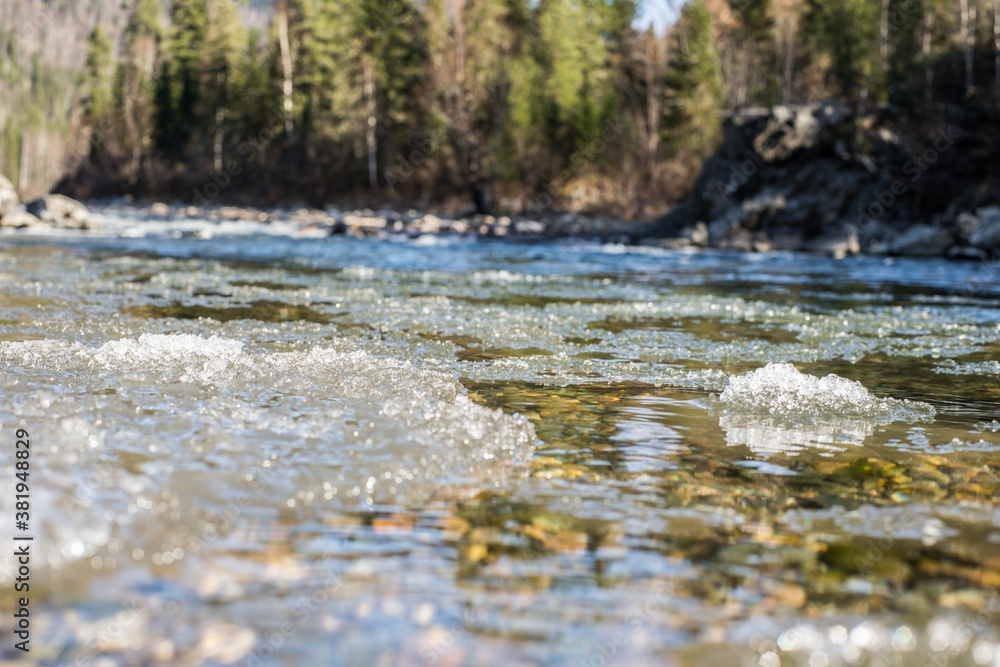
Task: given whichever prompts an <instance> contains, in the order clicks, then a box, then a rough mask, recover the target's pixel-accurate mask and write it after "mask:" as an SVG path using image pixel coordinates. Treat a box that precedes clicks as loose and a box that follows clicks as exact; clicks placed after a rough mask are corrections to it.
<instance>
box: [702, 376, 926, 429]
mask: <svg viewBox="0 0 1000 667" xmlns="http://www.w3.org/2000/svg"><path fill="white" fill-rule="evenodd" d="M719 399H720V400H721V401H722V402H723V403H725V404H727V405H729V406H732V407H735V408H742V409H746V410H752V411H759V412H766V413H768V414H772V415H787V416H807V417H808V416H822V415H836V416H846V417H861V418H866V419H873V420H880V421H885V422H890V421H895V420H905V421H914V420H917V419H927V418H932V417H933V416H934V408H933V407H932V406H930V405H928V404H926V403H919V402H914V401H910V400H898V399H894V398H877V397H875V396H872V395H871V393H869V391H868V390H867V389H865V387H864V386H863V385H862V384H861V383H860V382H856V381H853V380H848V379H846V378H842V377H840V376H838V375H832V374H831V375H827V376H826V377H822V378H818V377H816V376H815V375H808V374H806V373H800V372H799V371H798V370H796V368H795V367H794V366H793V365H791V364H790V363H787V362H779V363H770V364H768V365H766V366H764V367H762V368H758V369H757V370H755V371H751V372H750V373H747V374H745V375H734V376H732V377H730V378H729V384H728V385H727V386H726V389H725V390H724V391H723V392H722V395H721V396H720V397H719Z"/></svg>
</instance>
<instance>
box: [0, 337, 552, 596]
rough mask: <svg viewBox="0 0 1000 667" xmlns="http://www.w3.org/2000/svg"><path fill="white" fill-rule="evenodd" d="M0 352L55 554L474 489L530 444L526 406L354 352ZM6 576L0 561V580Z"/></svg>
mask: <svg viewBox="0 0 1000 667" xmlns="http://www.w3.org/2000/svg"><path fill="white" fill-rule="evenodd" d="M0 361H2V362H3V363H4V366H5V367H6V369H7V372H6V373H5V374H4V375H3V376H2V377H0V395H3V396H4V397H5V399H6V404H5V406H4V407H3V408H2V409H0V416H2V415H3V414H6V413H4V410H10V413H11V414H13V415H17V416H18V417H19V418H21V419H23V420H24V421H25V423H27V424H30V425H31V436H32V440H33V441H37V442H39V443H45V444H44V447H42V446H39V448H38V449H37V450H33V452H34V453H33V459H32V461H33V465H37V466H38V468H39V469H42V470H45V471H46V484H45V487H44V489H40V490H39V491H38V492H37V493H36V495H35V496H33V498H32V501H33V507H37V508H38V512H39V515H40V516H46V517H53V518H54V517H59V520H58V522H55V523H51V524H47V525H44V526H42V527H40V528H39V531H40V534H41V536H42V537H44V539H45V540H46V543H47V544H49V545H50V547H51V548H50V550H49V551H50V553H51V558H50V559H49V564H50V565H51V566H53V567H60V566H61V565H63V564H65V563H66V562H68V561H72V560H79V559H81V558H91V557H93V556H94V555H95V554H98V553H100V550H101V549H102V548H103V546H102V545H104V544H105V543H106V542H107V541H108V539H109V538H108V537H107V536H108V535H116V536H117V539H121V540H122V541H123V542H124V543H125V544H128V545H129V548H130V549H140V550H142V551H144V552H146V553H150V554H152V553H158V552H159V550H160V549H162V548H163V547H162V542H163V539H164V538H163V535H171V536H174V537H171V538H170V548H171V549H178V550H180V551H178V553H181V552H184V553H187V552H191V550H192V548H207V546H208V545H210V544H212V543H214V542H216V541H218V540H220V539H221V537H219V535H220V532H228V531H231V530H233V529H234V528H235V527H238V524H240V522H241V521H242V519H241V517H247V516H251V515H252V516H253V517H254V518H255V519H261V518H266V517H269V518H270V519H272V520H273V519H276V518H277V516H278V514H279V513H287V512H310V513H315V514H318V515H320V516H322V515H323V514H324V513H325V512H327V511H329V510H328V509H327V508H331V507H332V508H336V509H337V511H343V510H344V509H345V508H346V509H351V510H353V509H359V508H363V509H378V508H382V509H383V510H385V509H386V508H392V507H396V508H399V507H419V506H422V505H423V504H425V503H427V502H429V501H432V500H433V499H435V498H436V497H440V496H441V495H442V494H443V493H477V492H480V491H482V490H483V489H484V488H494V487H497V486H500V485H502V484H503V482H504V478H505V476H506V475H507V474H509V471H510V470H511V469H512V466H511V464H512V463H514V464H516V463H521V462H524V461H525V460H526V459H527V458H528V456H530V454H531V452H532V449H533V447H534V443H535V434H534V429H533V428H532V426H531V423H530V422H529V421H528V420H527V419H525V418H523V417H521V416H519V415H510V414H507V413H504V412H503V411H501V410H494V409H489V408H486V407H483V406H481V405H478V404H475V403H473V402H472V401H471V400H470V399H469V398H468V397H467V396H466V395H465V389H464V388H463V387H462V385H461V384H460V383H459V382H458V381H457V380H455V379H454V378H453V377H451V376H449V375H445V374H443V373H439V372H436V371H431V370H424V369H421V368H416V367H414V366H412V365H411V364H410V363H409V362H405V361H400V360H397V359H394V358H391V357H377V356H375V355H372V354H369V353H367V352H360V351H359V352H353V353H342V352H338V351H334V350H331V349H328V348H325V347H314V348H312V349H309V350H307V351H300V352H288V353H274V352H256V351H248V350H247V349H246V348H245V347H244V345H243V343H241V342H240V341H237V340H232V339H228V338H223V337H218V336H212V337H208V338H206V337H202V336H196V335H181V334H171V335H151V334H144V335H142V336H139V337H138V338H137V339H132V338H126V339H121V340H114V341H110V342H107V343H104V344H103V345H100V346H87V345H83V344H79V343H73V344H68V343H62V342H58V341H29V342H3V343H0ZM56 376H58V378H59V379H58V385H57V386H53V378H54V377H56ZM81 479H82V480H85V482H84V483H83V484H82V485H81V482H80V480H81ZM0 490H3V488H0ZM2 497H3V498H12V497H13V493H8V494H4V495H3V496H2ZM68 498H72V499H73V502H71V503H67V502H66V501H67V499H68ZM2 502H3V501H2V500H0V504H2ZM108 508H115V509H114V511H106V510H107V509H108ZM220 516H221V517H223V518H222V519H220V518H219V517H220ZM220 521H221V522H222V523H224V524H225V525H226V526H228V527H227V528H224V529H223V528H219V526H220V525H222V524H221V523H220ZM209 528H210V529H211V530H210V531H209V532H206V530H208V529H209ZM233 534H234V535H235V533H233ZM234 539H235V538H234ZM10 573H11V571H10V569H9V568H4V567H0V582H9V576H10Z"/></svg>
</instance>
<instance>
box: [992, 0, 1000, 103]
mask: <svg viewBox="0 0 1000 667" xmlns="http://www.w3.org/2000/svg"><path fill="white" fill-rule="evenodd" d="M993 87H994V88H995V89H996V91H997V93H998V94H1000V0H993Z"/></svg>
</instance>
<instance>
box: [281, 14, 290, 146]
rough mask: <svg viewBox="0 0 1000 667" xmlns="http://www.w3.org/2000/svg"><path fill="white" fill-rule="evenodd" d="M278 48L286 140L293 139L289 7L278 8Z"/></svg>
mask: <svg viewBox="0 0 1000 667" xmlns="http://www.w3.org/2000/svg"><path fill="white" fill-rule="evenodd" d="M278 47H279V48H280V49H281V73H282V82H281V92H282V95H283V96H284V109H285V138H286V139H289V140H290V139H291V138H292V53H291V48H290V47H289V44H288V5H287V3H285V2H282V3H281V6H280V7H279V8H278Z"/></svg>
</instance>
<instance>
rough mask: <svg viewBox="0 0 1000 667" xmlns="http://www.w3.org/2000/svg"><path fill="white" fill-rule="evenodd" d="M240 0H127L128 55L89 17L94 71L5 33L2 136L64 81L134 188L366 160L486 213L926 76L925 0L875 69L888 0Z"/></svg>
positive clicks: (384, 178) (51, 112)
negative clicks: (46, 56)
mask: <svg viewBox="0 0 1000 667" xmlns="http://www.w3.org/2000/svg"><path fill="white" fill-rule="evenodd" d="M244 1H245V0H170V1H169V2H165V1H164V0H130V2H129V3H128V4H129V5H130V6H131V12H130V13H129V16H128V19H127V21H126V22H125V24H124V28H123V30H122V31H121V33H120V34H117V33H116V34H115V35H114V38H115V39H116V40H118V44H119V46H120V48H119V49H118V58H117V62H112V52H113V51H114V49H112V42H111V40H110V39H109V37H108V35H106V34H105V33H104V32H103V30H101V29H98V30H95V31H94V33H93V34H92V35H91V37H90V40H89V42H88V56H87V59H86V63H85V64H84V66H83V67H82V68H79V69H81V70H82V71H83V76H79V75H78V74H77V73H76V72H71V71H70V70H59V69H54V68H51V67H48V66H47V65H46V64H45V62H44V61H43V60H42V59H41V57H40V55H39V54H38V53H24V54H19V53H18V52H17V49H18V48H19V46H20V45H18V44H16V43H15V42H16V40H13V39H11V38H10V36H9V35H7V36H6V37H5V40H0V48H7V49H8V50H10V55H11V58H3V59H0V85H3V86H4V90H5V92H7V91H9V92H10V94H9V95H6V96H5V99H0V119H3V120H5V121H6V124H5V126H4V128H5V129H4V132H5V136H4V139H5V143H9V142H10V141H13V137H14V136H15V135H17V136H18V137H20V136H21V135H22V134H24V136H28V133H30V132H31V131H32V128H36V127H41V126H44V127H46V128H47V129H50V128H52V127H61V128H63V129H64V131H65V132H67V133H68V132H69V127H70V123H71V122H73V121H72V120H67V119H74V118H79V117H81V116H80V115H74V114H73V113H71V109H70V108H67V106H66V102H65V100H67V99H69V98H68V94H67V91H71V94H72V95H73V96H75V99H76V103H77V104H78V105H79V107H77V108H82V111H83V114H82V120H83V122H84V124H85V125H89V126H91V127H98V126H100V127H104V128H105V130H106V131H103V132H99V133H93V134H92V135H91V136H97V137H99V140H98V141H95V142H94V143H93V145H92V146H91V149H92V150H91V158H92V164H93V165H96V166H97V167H98V170H99V171H102V172H103V173H104V174H105V175H106V176H107V177H108V180H109V181H113V182H116V183H119V184H121V188H120V189H122V190H128V191H134V192H136V193H137V194H141V193H142V192H143V191H144V188H145V189H146V191H149V190H152V189H154V188H156V187H163V188H165V189H167V190H169V191H170V192H171V193H177V192H181V193H188V192H190V186H191V185H192V184H203V183H204V182H205V181H206V180H207V179H208V178H210V176H211V175H212V172H213V171H216V170H218V169H219V168H220V166H222V165H228V164H229V163H230V161H232V160H236V161H237V162H239V163H240V165H241V167H242V170H243V173H244V174H245V175H244V176H242V177H234V178H233V185H231V186H229V187H230V188H231V189H230V190H228V191H227V195H235V194H238V193H240V194H242V193H245V192H251V193H253V194H258V193H259V192H260V189H259V188H258V187H257V186H256V184H257V183H259V182H262V181H266V182H269V183H271V184H272V185H273V186H274V190H273V191H272V192H273V193H275V194H276V196H282V195H284V196H289V195H294V196H302V197H306V198H309V199H314V200H323V199H324V198H327V197H333V196H336V195H338V194H342V193H344V192H354V191H357V190H359V189H361V188H367V187H368V186H369V159H371V160H373V161H374V162H375V163H376V171H377V174H378V178H377V180H376V182H375V185H376V187H381V186H382V185H387V184H389V185H393V188H394V189H393V192H398V191H400V190H399V189H396V186H397V185H399V183H400V182H401V181H403V180H405V181H407V184H406V186H404V187H402V188H401V190H402V191H403V192H405V193H407V194H417V193H427V192H428V191H431V192H435V193H438V194H442V193H454V192H458V191H465V192H468V191H469V189H470V187H471V189H472V191H473V192H475V193H477V195H476V196H477V201H476V204H477V206H478V207H480V208H483V206H484V205H483V202H482V201H480V199H482V197H481V195H482V193H483V191H484V190H485V189H488V188H490V187H493V186H494V185H497V184H499V186H500V187H502V186H504V185H511V184H514V185H515V187H519V186H523V187H524V188H525V189H526V190H528V191H531V190H532V189H534V190H536V191H537V190H539V189H541V188H549V189H551V191H552V192H555V193H556V194H557V195H558V193H559V192H560V191H561V189H562V190H563V191H565V190H569V188H563V187H562V186H565V185H567V182H568V181H571V180H573V179H581V180H583V179H589V178H591V177H601V178H612V179H619V181H620V182H621V183H625V182H626V181H629V182H630V183H640V184H641V185H640V186H639V187H640V188H644V187H647V184H654V183H655V182H656V180H657V179H660V180H663V177H662V175H663V174H664V173H668V172H671V170H673V172H671V173H675V172H676V171H677V169H676V168H675V167H676V165H677V164H681V165H683V166H682V169H683V168H687V169H692V170H693V169H697V165H698V162H699V160H700V159H701V158H703V157H704V156H706V155H708V154H709V153H711V152H712V151H713V150H715V148H716V146H717V145H718V140H719V135H720V126H721V120H722V118H723V117H724V116H725V114H726V113H727V111H729V109H728V108H727V105H729V106H737V105H762V104H771V103H774V102H776V101H779V100H781V99H783V100H785V101H790V102H791V101H807V100H809V99H823V98H827V97H829V96H830V95H831V94H839V95H840V96H841V97H843V98H845V99H847V100H857V99H858V97H859V95H860V94H861V92H862V91H864V90H867V91H868V94H869V98H870V99H872V100H878V99H887V98H888V97H889V95H890V94H891V95H893V96H894V97H893V100H894V101H896V102H899V101H900V100H904V103H906V101H907V100H910V101H912V100H914V99H919V98H921V97H922V91H923V89H922V84H923V80H924V61H923V51H922V45H923V41H922V38H923V7H924V4H925V3H924V1H923V0H888V3H889V5H888V7H889V25H888V33H887V41H886V42H885V47H886V51H885V52H884V55H885V57H886V59H885V61H884V62H883V60H882V58H881V56H882V52H880V46H881V45H882V44H881V41H880V40H881V34H880V30H879V27H880V21H879V19H880V8H881V6H882V4H881V0H791V1H790V2H785V1H783V2H774V1H773V0H727V2H726V3H719V2H711V3H710V2H709V0H688V1H687V2H685V3H684V4H683V7H682V10H681V13H680V17H679V20H678V22H677V24H676V25H675V26H672V27H670V30H669V32H668V35H667V36H666V37H662V36H658V35H654V34H652V33H651V32H650V33H642V32H639V31H638V30H637V28H636V25H635V24H634V19H635V14H636V5H637V1H638V0H278V1H276V2H271V3H265V4H267V5H268V7H269V8H270V11H271V21H272V23H271V26H270V27H269V28H265V29H263V30H260V31H259V30H254V29H247V28H246V27H244V26H242V25H241V22H240V13H239V12H238V11H237V7H238V3H239V2H244ZM951 1H952V0H930V3H929V4H930V6H931V9H932V11H933V12H934V30H933V34H932V35H931V37H932V42H931V43H932V52H933V55H932V57H933V58H942V60H944V59H946V58H947V56H948V52H949V50H950V49H952V48H953V47H954V44H953V42H954V39H955V37H954V36H955V34H956V33H957V23H956V21H957V19H956V18H955V12H954V7H953V6H952V5H951V4H950V3H951ZM257 4H258V5H260V4H262V3H257ZM279 16H281V17H283V18H286V19H287V23H284V24H283V23H281V22H279V21H278V20H277V19H278V17H279ZM164 18H166V19H167V22H166V23H163V19H164ZM116 25H121V24H120V23H118V24H116ZM279 25H281V26H282V28H287V38H288V48H287V52H286V51H285V49H283V46H282V43H283V40H282V39H279V35H280V34H281V33H282V32H283V31H282V30H279ZM286 56H287V59H286ZM883 64H884V65H885V68H883ZM289 67H290V69H288V68H289ZM286 69H288V76H287V77H286ZM70 76H72V77H73V78H68V77H70ZM945 78H946V77H938V78H937V79H935V80H936V81H941V82H942V83H941V84H940V85H941V86H945V85H947V84H946V82H945ZM366 82H368V83H369V84H370V85H366ZM77 87H79V89H80V90H77ZM286 88H290V95H289V96H288V99H287V102H288V103H289V108H290V114H289V117H288V121H289V123H288V126H287V127H288V129H290V130H291V131H290V132H288V133H287V135H286V123H285V121H286V118H285V104H286V95H285V92H286ZM77 93H79V95H77ZM907 95H908V96H909V97H906V96H907ZM370 128H374V129H370ZM8 134H9V135H10V137H11V138H8ZM12 154H13V150H12V149H7V148H5V150H4V160H5V163H4V165H3V166H4V168H6V169H8V170H9V169H12V166H11V164H12V163H11V160H12V158H11V155H12ZM372 156H374V157H372ZM670 161H674V162H673V164H670ZM15 162H16V160H15ZM390 172H391V173H390ZM411 174H415V175H414V176H412V177H411V176H410V175H411ZM237 184H238V185H237ZM629 187H633V186H632V185H630V186H629ZM671 187H673V186H671ZM654 196H655V195H654Z"/></svg>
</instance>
